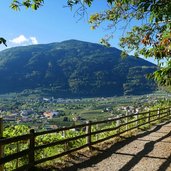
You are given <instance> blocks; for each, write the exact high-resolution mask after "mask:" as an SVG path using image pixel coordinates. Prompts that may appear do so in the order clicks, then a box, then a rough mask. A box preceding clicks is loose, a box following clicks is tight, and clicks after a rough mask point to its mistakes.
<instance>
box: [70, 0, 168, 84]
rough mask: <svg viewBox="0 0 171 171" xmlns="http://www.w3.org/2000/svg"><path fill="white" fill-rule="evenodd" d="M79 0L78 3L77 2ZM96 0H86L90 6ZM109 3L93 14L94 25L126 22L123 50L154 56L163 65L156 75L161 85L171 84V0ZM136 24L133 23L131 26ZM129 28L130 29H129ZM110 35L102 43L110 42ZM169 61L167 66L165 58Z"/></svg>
mask: <svg viewBox="0 0 171 171" xmlns="http://www.w3.org/2000/svg"><path fill="white" fill-rule="evenodd" d="M71 2H72V3H71V5H74V4H79V3H80V4H82V1H81V0H78V1H72V0H71ZM74 2H75V3H74ZM92 3H93V1H92V0H87V1H86V0H85V1H84V5H88V6H90V5H91V4H92ZM106 3H108V7H107V9H106V10H104V11H102V12H97V13H95V14H93V15H91V16H90V19H89V22H90V24H91V25H92V29H96V28H98V27H100V26H101V25H102V24H103V23H107V28H108V29H111V30H116V28H119V29H120V25H123V23H125V24H124V25H125V27H124V28H123V36H122V37H121V38H120V46H121V48H122V49H123V54H124V55H127V53H130V52H134V55H135V56H137V57H138V56H140V55H143V56H145V57H146V58H149V57H154V58H155V59H156V60H157V61H158V64H159V69H158V71H156V72H155V73H154V74H153V75H151V77H152V78H154V79H155V80H157V81H158V83H159V84H161V85H170V84H171V60H170V56H171V1H170V0H148V1H147V0H106ZM131 26H132V27H131ZM125 30H126V31H125ZM111 37H113V36H111V35H108V36H107V38H103V39H102V40H101V43H102V44H104V45H106V46H110V44H109V40H110V39H109V38H111ZM163 60H164V61H166V62H165V63H166V64H165V66H162V64H163V63H162V62H163Z"/></svg>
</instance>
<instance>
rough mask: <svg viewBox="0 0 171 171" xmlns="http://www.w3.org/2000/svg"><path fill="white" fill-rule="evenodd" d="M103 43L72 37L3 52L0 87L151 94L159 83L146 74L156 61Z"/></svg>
mask: <svg viewBox="0 0 171 171" xmlns="http://www.w3.org/2000/svg"><path fill="white" fill-rule="evenodd" d="M120 54H121V51H120V50H118V49H116V48H107V47H104V46H102V45H99V44H95V43H89V42H83V41H78V40H68V41H63V42H59V43H50V44H39V45H31V46H22V47H15V48H10V49H7V50H4V51H1V52H0V79H1V81H0V93H1V94H2V93H9V92H15V91H18V92H20V91H23V90H25V89H33V90H34V89H39V90H42V91H46V93H50V94H53V96H55V97H97V96H105V97H106V96H114V95H124V94H137V95H138V94H146V93H151V92H153V91H155V89H156V85H155V83H154V82H153V81H152V80H147V79H146V77H145V75H146V74H147V73H152V72H153V71H155V70H156V66H155V65H154V64H152V63H150V62H148V61H146V60H143V59H141V58H138V59H137V58H135V57H133V56H128V57H127V58H125V59H122V58H121V57H120Z"/></svg>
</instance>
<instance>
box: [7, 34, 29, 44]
mask: <svg viewBox="0 0 171 171" xmlns="http://www.w3.org/2000/svg"><path fill="white" fill-rule="evenodd" d="M10 42H11V43H14V44H24V43H27V42H29V40H28V39H27V38H26V37H25V36H24V35H19V36H18V37H16V38H14V39H12V40H10Z"/></svg>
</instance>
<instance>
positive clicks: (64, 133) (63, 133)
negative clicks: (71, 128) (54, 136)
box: [62, 126, 68, 151]
mask: <svg viewBox="0 0 171 171" xmlns="http://www.w3.org/2000/svg"><path fill="white" fill-rule="evenodd" d="M63 128H65V126H63ZM62 136H63V137H64V138H65V139H66V130H63V131H62ZM67 150H68V143H65V144H64V151H67Z"/></svg>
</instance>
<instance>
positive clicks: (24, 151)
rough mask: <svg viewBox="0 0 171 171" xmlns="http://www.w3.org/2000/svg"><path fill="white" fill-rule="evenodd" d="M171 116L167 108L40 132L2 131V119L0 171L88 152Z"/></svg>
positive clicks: (10, 129) (7, 129) (22, 130)
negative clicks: (81, 151)
mask: <svg viewBox="0 0 171 171" xmlns="http://www.w3.org/2000/svg"><path fill="white" fill-rule="evenodd" d="M170 114H171V108H169V107H168V108H162V109H156V110H149V111H147V112H142V113H136V114H130V115H124V116H118V117H115V118H110V119H107V120H103V121H96V122H91V121H87V122H86V123H85V124H81V125H75V126H71V127H62V128H58V129H54V130H49V131H43V132H35V130H34V129H31V130H29V129H28V127H27V126H11V127H8V128H5V129H4V130H3V126H2V122H3V120H2V119H1V139H0V151H1V153H0V165H1V167H0V170H5V171H7V170H8V171H10V170H24V169H29V168H33V167H35V166H36V165H38V164H42V163H45V162H51V161H52V160H53V159H55V160H62V158H63V157H65V156H66V155H68V154H71V153H72V152H75V151H77V150H80V149H83V148H86V147H88V148H89V149H90V150H91V148H92V146H93V145H95V144H97V143H100V142H103V141H105V140H108V139H110V138H113V137H119V136H120V135H123V134H127V133H129V132H130V131H134V130H135V131H138V130H142V129H143V130H144V129H148V128H150V127H152V126H153V125H156V124H158V123H160V122H163V121H165V120H168V119H170V117H171V115H170ZM23 133H25V134H24V135H23ZM2 134H3V136H2Z"/></svg>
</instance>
